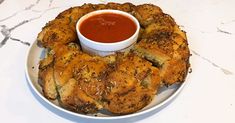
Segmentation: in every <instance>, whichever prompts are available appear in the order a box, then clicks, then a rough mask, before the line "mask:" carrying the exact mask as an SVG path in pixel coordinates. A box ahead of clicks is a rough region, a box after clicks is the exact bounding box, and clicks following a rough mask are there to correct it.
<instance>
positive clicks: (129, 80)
mask: <svg viewBox="0 0 235 123" xmlns="http://www.w3.org/2000/svg"><path fill="white" fill-rule="evenodd" d="M158 73H159V71H158V69H157V68H155V67H153V66H152V64H151V63H150V62H148V61H146V60H144V59H142V58H140V57H138V56H136V55H134V54H128V55H127V56H121V57H120V56H119V58H118V61H117V62H116V64H115V67H114V68H113V70H111V72H110V73H109V74H108V76H107V78H106V80H105V81H106V84H107V88H108V90H107V94H106V95H105V97H104V98H105V100H106V105H105V108H106V109H107V110H109V111H110V112H112V113H115V114H129V113H133V112H136V111H138V110H140V109H142V108H143V107H145V106H146V105H147V104H149V103H150V101H151V100H152V99H153V97H154V96H155V94H156V92H157V90H158V87H159V85H160V76H159V74H158Z"/></svg>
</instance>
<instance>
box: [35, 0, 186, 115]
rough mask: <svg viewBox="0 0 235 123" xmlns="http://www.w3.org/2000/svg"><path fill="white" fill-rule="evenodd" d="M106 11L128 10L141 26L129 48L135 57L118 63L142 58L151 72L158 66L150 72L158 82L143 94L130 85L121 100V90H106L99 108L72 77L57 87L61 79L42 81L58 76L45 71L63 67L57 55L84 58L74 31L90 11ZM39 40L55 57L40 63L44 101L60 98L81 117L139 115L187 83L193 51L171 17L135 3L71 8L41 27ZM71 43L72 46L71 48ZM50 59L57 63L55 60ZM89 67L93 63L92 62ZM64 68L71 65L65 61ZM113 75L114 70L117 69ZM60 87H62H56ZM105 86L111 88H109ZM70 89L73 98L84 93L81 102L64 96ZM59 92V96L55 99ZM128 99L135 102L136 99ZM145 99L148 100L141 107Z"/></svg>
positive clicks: (129, 56) (62, 102) (138, 88)
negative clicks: (163, 91) (167, 89)
mask: <svg viewBox="0 0 235 123" xmlns="http://www.w3.org/2000/svg"><path fill="white" fill-rule="evenodd" d="M102 9H116V10H121V11H125V12H128V13H130V14H132V15H133V16H135V17H136V18H137V19H138V21H139V23H140V25H141V31H140V35H139V38H138V41H137V43H136V44H135V45H134V47H133V48H132V49H131V52H130V53H129V55H127V57H125V56H122V57H119V58H121V60H122V58H123V59H125V58H127V59H128V58H132V57H133V58H136V59H141V60H142V61H143V62H144V63H146V64H149V66H150V67H151V65H154V67H151V70H150V71H152V72H153V71H155V72H154V76H153V75H152V77H154V78H155V80H156V81H155V82H154V83H152V84H153V86H152V87H150V88H147V89H146V88H144V89H143V88H142V87H141V86H142V85H141V84H137V85H136V86H138V87H135V86H133V87H132V86H130V89H129V90H126V92H127V94H126V95H123V96H122V94H119V93H121V92H120V91H119V92H118V93H116V92H112V90H111V91H106V90H105V91H104V92H102V96H101V95H99V96H98V97H95V98H96V99H98V100H99V101H101V103H100V102H95V101H94V98H93V97H92V96H87V92H86V93H85V91H84V90H81V87H80V88H79V89H75V88H76V87H75V86H76V81H77V80H75V79H74V78H72V76H71V77H68V78H66V79H64V78H63V77H62V78H60V77H59V79H63V83H58V82H57V80H55V81H56V82H55V83H53V81H47V80H46V79H45V78H44V77H43V76H46V77H47V78H52V77H50V76H51V74H53V73H56V71H55V68H54V72H51V71H50V72H48V71H47V70H51V68H52V66H54V67H55V66H56V65H57V63H60V61H59V60H58V59H59V58H60V57H61V58H62V57H63V56H59V55H61V53H56V52H62V54H72V55H75V56H76V55H79V54H80V55H81V54H84V53H83V52H82V51H81V50H80V48H79V46H78V45H79V44H78V42H79V41H78V38H77V34H76V27H75V25H76V22H77V21H78V20H79V19H80V18H81V17H82V16H83V15H85V14H87V13H89V12H92V11H96V10H102ZM37 41H38V44H40V45H41V46H43V47H44V48H47V49H50V50H51V51H53V52H55V53H50V55H49V57H48V58H50V59H49V60H48V58H45V59H43V60H42V61H41V62H40V66H41V67H40V68H39V78H40V79H41V80H42V81H43V82H42V84H41V85H42V88H43V93H44V95H45V97H46V98H48V99H57V98H58V97H60V98H59V101H60V103H61V105H62V106H63V107H65V108H67V109H69V110H72V111H75V112H80V113H94V112H96V111H98V110H100V109H107V110H108V111H110V112H112V113H115V114H129V113H133V112H136V111H138V110H140V109H142V108H143V107H145V106H146V105H148V104H149V103H150V102H151V100H152V98H153V97H154V96H155V93H157V90H158V88H159V87H160V86H163V85H167V86H168V85H172V84H174V83H180V82H184V80H185V78H186V76H187V73H188V69H189V66H190V64H189V56H190V52H189V48H188V42H187V38H186V33H185V32H184V31H182V30H181V29H180V28H179V26H178V25H177V24H176V22H175V21H174V19H173V18H172V17H171V16H170V15H167V14H165V13H163V12H162V10H161V8H159V7H158V6H156V5H153V4H142V5H137V6H136V5H133V4H131V3H123V4H119V3H107V4H84V5H82V6H77V7H72V8H69V9H67V10H65V11H63V12H61V13H60V14H59V15H58V16H57V17H56V18H55V19H54V20H52V21H50V22H49V23H47V24H46V26H45V27H43V29H42V31H41V32H40V33H39V34H38V37H37ZM71 42H73V44H72V45H71ZM61 47H67V49H69V50H70V49H71V48H72V49H73V50H72V53H71V51H69V50H68V52H65V51H63V49H61ZM74 47H75V48H74ZM64 52H65V53H64ZM57 55H58V56H57ZM116 55H117V54H116ZM81 56H82V57H81V58H83V57H84V58H87V59H90V60H91V61H92V60H94V59H95V60H98V61H100V62H102V63H104V65H103V66H108V65H106V64H105V63H106V59H109V60H110V58H102V57H99V56H89V55H87V54H85V56H83V55H81ZM65 57H67V56H65ZM51 59H53V60H54V61H53V60H51ZM78 60H79V59H78ZM141 60H140V61H141ZM58 61H59V62H58ZM62 62H63V60H62ZM87 62H90V61H89V60H88V61H87ZM64 64H67V62H66V63H64ZM57 66H58V65H57ZM103 66H101V67H103ZM116 66H118V65H116ZM61 67H62V68H63V64H62V65H61ZM62 68H60V71H62V72H63V69H65V68H66V67H64V68H63V69H62ZM113 70H114V71H115V70H116V69H113ZM146 71H147V70H146ZM146 71H145V72H146ZM71 72H72V70H70V73H71ZM111 73H113V72H110V74H111ZM49 74H50V75H49ZM40 75H41V76H40ZM56 75H57V76H60V72H57V73H56ZM108 76H109V75H108ZM47 82H48V83H47ZM43 83H44V84H43ZM45 83H46V84H45ZM107 83H109V82H106V84H107ZM159 83H160V84H159ZM43 85H47V86H43ZM56 85H57V86H58V85H59V86H58V87H52V86H56ZM85 85H86V84H85ZM88 85H89V84H88ZM133 85H135V84H133ZM105 86H107V87H109V84H107V85H105ZM67 87H68V88H72V89H71V91H70V92H71V93H73V92H74V93H75V92H76V93H80V94H81V93H82V94H81V95H82V97H81V96H80V97H79V96H78V97H74V96H70V95H68V94H67V93H62V92H63V91H65V90H66V88H67ZM140 87H141V88H140ZM58 88H59V89H60V90H59V91H58V90H57V91H56V90H55V89H58ZM133 88H135V89H133ZM56 92H57V94H55V93H56ZM58 92H59V93H58ZM141 92H143V93H142V95H141V94H140V95H138V94H136V93H141ZM60 93H62V94H60ZM103 95H104V96H103ZM146 95H147V96H146ZM149 95H150V96H149ZM138 96H139V97H138ZM129 97H136V98H133V99H132V98H129ZM77 100H79V101H77ZM126 100H133V101H134V104H133V103H132V102H131V101H130V102H131V103H127V104H126V105H125V104H123V103H125V101H126ZM141 100H146V101H145V102H140V101H141ZM135 101H136V103H135ZM66 102H69V104H66ZM92 102H94V103H92ZM70 103H71V104H70ZM122 109H123V110H122Z"/></svg>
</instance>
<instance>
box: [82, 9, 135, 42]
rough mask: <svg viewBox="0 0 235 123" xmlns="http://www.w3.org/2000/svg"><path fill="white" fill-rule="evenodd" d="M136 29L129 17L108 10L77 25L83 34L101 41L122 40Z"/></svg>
mask: <svg viewBox="0 0 235 123" xmlns="http://www.w3.org/2000/svg"><path fill="white" fill-rule="evenodd" d="M136 29H137V27H136V25H135V23H134V22H133V21H132V20H131V19H130V18H128V17H126V16H125V15H121V14H115V13H108V12H107V13H102V14H97V15H94V16H91V17H89V18H87V19H86V20H84V21H83V22H82V23H81V25H80V27H79V30H80V32H81V34H82V35H83V36H85V37H86V38H88V39H90V40H93V41H96V42H101V43H114V42H119V41H123V40H125V39H128V38H130V37H131V36H132V35H133V34H134V33H135V32H136Z"/></svg>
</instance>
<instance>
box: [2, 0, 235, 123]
mask: <svg viewBox="0 0 235 123" xmlns="http://www.w3.org/2000/svg"><path fill="white" fill-rule="evenodd" d="M110 1H111V0H110ZM112 1H113V2H126V0H112ZM85 2H91V3H100V2H108V0H90V1H85V0H0V31H1V33H0V43H1V44H0V56H1V58H0V122H18V123H31V122H35V123H43V122H56V123H64V122H100V123H101V122H113V123H114V122H123V123H125V122H139V123H144V122H147V123H149V122H157V123H170V122H174V123H188V122H193V123H194V122H195V123H197V122H213V123H221V122H224V123H234V122H235V115H234V114H235V14H234V12H235V7H234V6H235V1H234V0H145V1H144V0H143V1H141V0H129V2H133V3H134V4H141V3H153V4H156V5H158V6H160V7H161V8H162V9H163V11H164V12H166V13H168V14H170V15H171V16H172V17H173V18H175V20H176V22H177V23H178V24H179V25H181V28H182V29H184V30H185V31H186V32H187V36H188V41H189V46H190V51H191V53H192V57H191V58H190V62H191V65H192V73H191V74H189V76H188V78H187V84H186V86H185V88H184V89H183V91H182V92H181V93H180V94H179V96H178V97H177V98H176V99H175V100H174V101H173V102H172V103H170V104H169V105H168V106H166V107H165V108H163V109H162V110H160V111H159V112H154V113H153V114H151V115H149V116H142V117H138V118H133V119H132V118H130V119H124V120H118V121H94V120H85V119H80V118H74V117H69V116H66V115H64V114H58V113H56V111H52V109H50V107H46V106H45V104H43V102H40V100H38V99H36V97H35V96H34V95H33V94H32V91H31V90H30V88H29V86H28V84H27V81H26V78H25V62H26V54H27V51H28V49H29V45H30V44H32V43H33V42H34V41H35V38H36V36H37V34H38V32H39V31H40V30H41V27H43V26H44V25H45V23H46V22H48V21H49V20H51V19H53V18H54V17H55V16H56V15H57V14H58V13H59V12H61V11H62V10H64V9H67V8H69V7H71V6H76V5H82V4H83V3H85Z"/></svg>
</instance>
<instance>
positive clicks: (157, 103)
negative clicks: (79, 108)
mask: <svg viewBox="0 0 235 123" xmlns="http://www.w3.org/2000/svg"><path fill="white" fill-rule="evenodd" d="M44 53H45V52H44V49H43V48H40V47H38V46H37V41H35V42H34V43H33V44H32V45H31V47H30V49H29V51H28V54H27V60H26V77H27V80H28V82H29V85H30V86H31V88H32V91H34V92H35V93H36V96H38V97H39V98H41V99H42V100H43V101H44V103H47V104H49V105H50V106H52V107H53V108H56V109H58V110H60V111H62V112H63V113H66V114H68V115H72V116H76V117H81V118H89V119H122V118H130V117H136V116H140V115H143V114H147V113H149V112H151V111H156V110H160V109H162V108H163V107H164V106H165V105H166V104H168V103H170V102H171V100H172V99H174V98H175V97H176V96H177V94H178V93H179V92H180V91H181V90H182V88H183V87H184V85H185V83H186V82H184V83H182V84H178V85H177V84H175V85H172V86H170V87H168V88H165V87H164V88H161V89H160V91H159V93H158V94H157V95H156V97H155V98H154V100H153V101H152V102H151V103H150V104H149V105H147V106H146V107H145V108H143V109H142V110H140V111H138V112H136V113H132V114H128V115H122V116H114V115H111V114H107V113H105V112H99V113H97V114H95V115H84V114H79V113H75V112H72V111H69V110H66V109H64V108H62V107H60V106H59V105H58V103H57V102H56V101H51V100H48V99H46V98H45V97H44V96H43V93H42V89H41V87H40V85H39V84H38V65H39V60H40V59H42V58H43V57H44ZM48 109H49V108H48ZM49 110H51V109H49Z"/></svg>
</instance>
